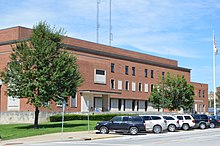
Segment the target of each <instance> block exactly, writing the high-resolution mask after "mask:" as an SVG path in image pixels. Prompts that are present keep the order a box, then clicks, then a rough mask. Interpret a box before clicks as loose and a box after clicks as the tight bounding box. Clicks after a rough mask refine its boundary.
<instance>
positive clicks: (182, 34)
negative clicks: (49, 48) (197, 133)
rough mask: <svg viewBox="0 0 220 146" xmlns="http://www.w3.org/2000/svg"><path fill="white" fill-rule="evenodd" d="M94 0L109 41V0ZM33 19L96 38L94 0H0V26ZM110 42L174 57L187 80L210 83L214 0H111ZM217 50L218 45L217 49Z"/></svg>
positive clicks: (218, 23)
mask: <svg viewBox="0 0 220 146" xmlns="http://www.w3.org/2000/svg"><path fill="white" fill-rule="evenodd" d="M98 1H99V4H98V6H99V29H98V30H99V31H98V32H99V37H98V38H99V43H101V44H105V45H109V22H110V21H109V14H110V13H109V12H110V11H109V6H110V4H109V3H110V0H98ZM39 21H46V22H47V23H48V24H50V25H51V26H55V27H56V28H63V29H64V30H65V31H66V35H67V36H69V37H73V38H78V39H82V40H87V41H91V42H97V0H0V29H5V28H10V27H14V26H23V27H28V28H32V27H33V26H34V25H36V24H37V23H38V22H39ZM111 26H112V27H111V28H112V31H111V32H112V34H113V35H112V41H111V45H112V46H114V47H119V48H123V49H127V50H132V51H136V52H140V53H145V54H150V55H154V56H159V57H164V58H169V59H174V60H177V61H178V65H179V66H180V67H184V68H189V69H192V70H191V81H193V82H200V83H206V84H208V86H209V91H213V90H214V88H213V87H214V86H213V30H214V34H215V39H216V44H217V47H218V48H219V49H220V0H111ZM219 52H220V50H219ZM215 59H216V61H215V62H216V86H220V53H219V55H216V56H215Z"/></svg>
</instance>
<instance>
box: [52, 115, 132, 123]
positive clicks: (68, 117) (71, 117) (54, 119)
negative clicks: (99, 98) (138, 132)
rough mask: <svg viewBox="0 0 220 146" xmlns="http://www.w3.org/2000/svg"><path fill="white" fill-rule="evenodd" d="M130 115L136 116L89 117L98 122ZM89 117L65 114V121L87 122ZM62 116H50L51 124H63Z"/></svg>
mask: <svg viewBox="0 0 220 146" xmlns="http://www.w3.org/2000/svg"><path fill="white" fill-rule="evenodd" d="M128 115H135V114H97V115H96V114H92V115H89V119H90V120H97V121H109V120H111V119H112V118H113V117H115V116H128ZM87 119H88V115H86V114H65V115H64V121H72V120H87ZM61 121H62V115H61V114H58V115H53V116H50V122H61Z"/></svg>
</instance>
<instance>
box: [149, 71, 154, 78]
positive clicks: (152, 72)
mask: <svg viewBox="0 0 220 146" xmlns="http://www.w3.org/2000/svg"><path fill="white" fill-rule="evenodd" d="M150 75H151V78H154V70H151V72H150Z"/></svg>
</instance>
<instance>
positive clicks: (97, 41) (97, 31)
mask: <svg viewBox="0 0 220 146" xmlns="http://www.w3.org/2000/svg"><path fill="white" fill-rule="evenodd" d="M100 3H101V0H97V23H96V43H99V4H100Z"/></svg>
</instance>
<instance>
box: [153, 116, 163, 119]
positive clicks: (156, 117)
mask: <svg viewBox="0 0 220 146" xmlns="http://www.w3.org/2000/svg"><path fill="white" fill-rule="evenodd" d="M151 118H152V119H153V120H161V117H158V116H151Z"/></svg>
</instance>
